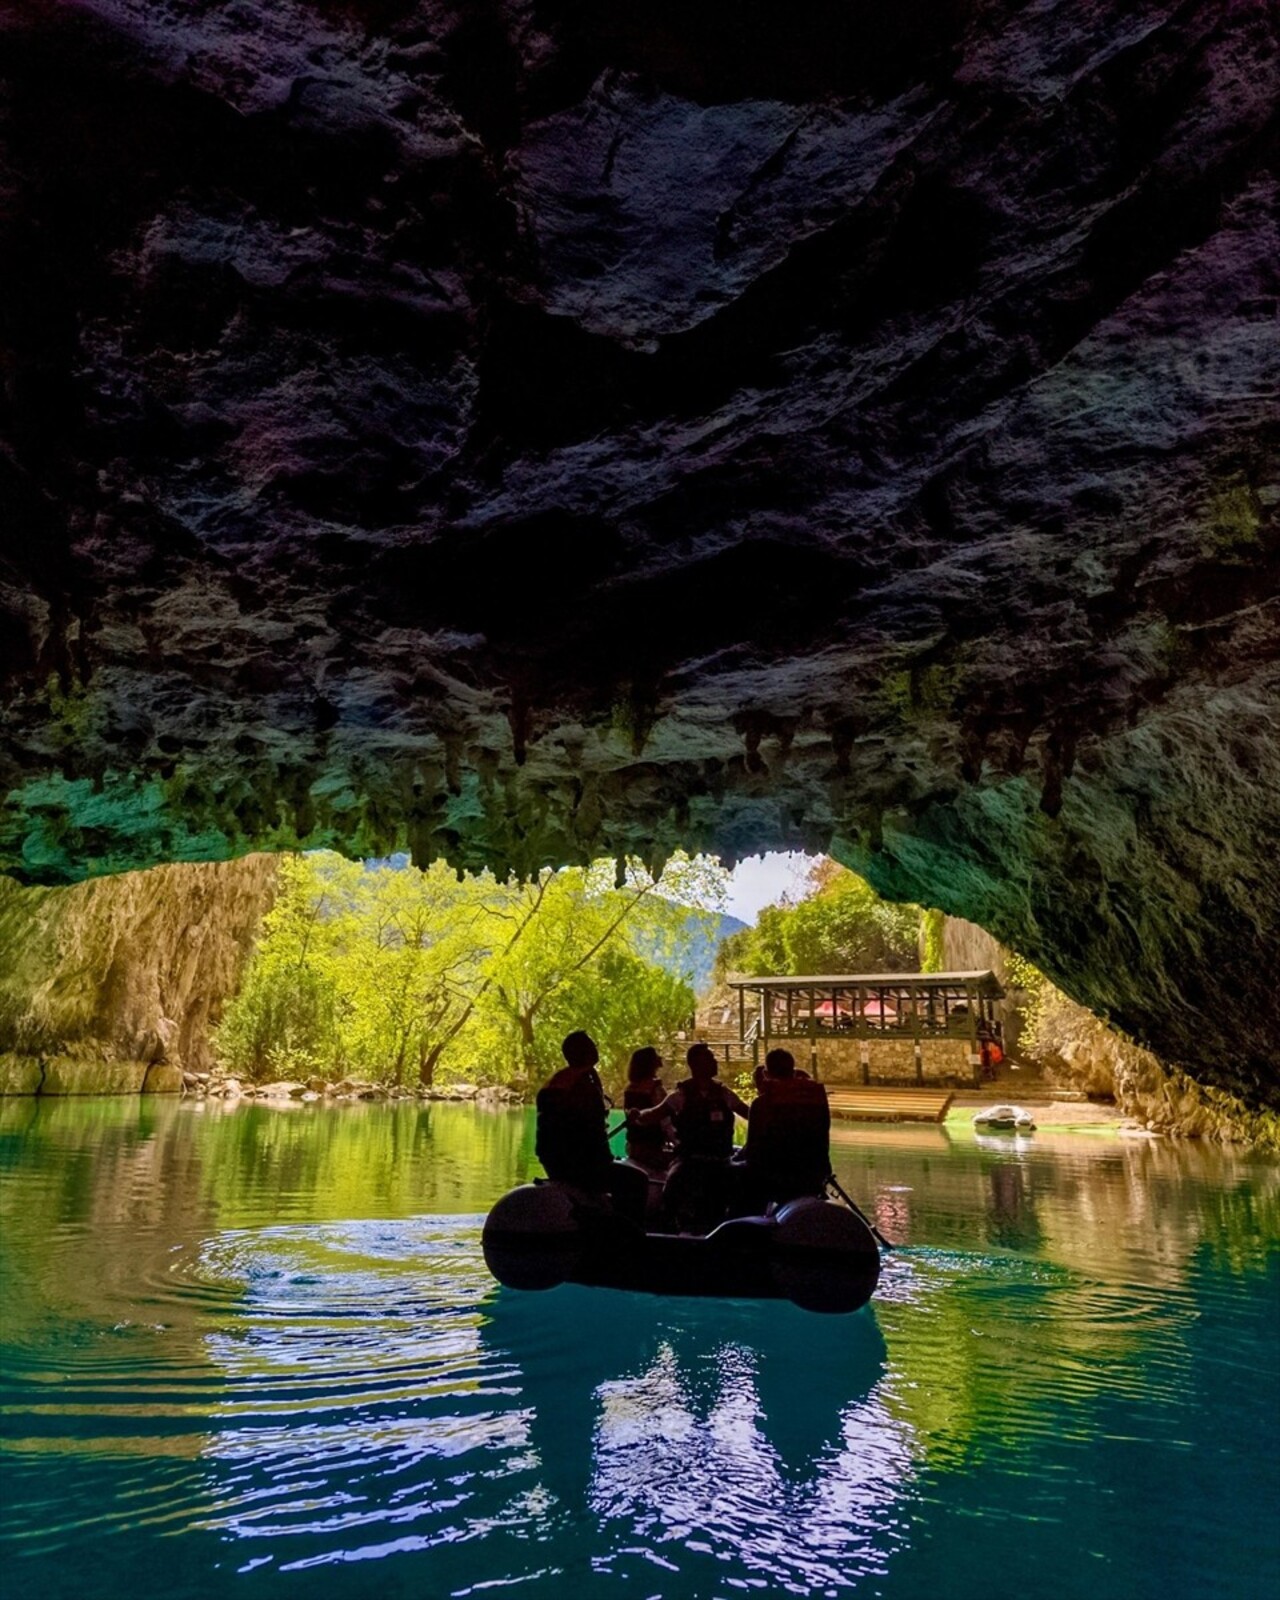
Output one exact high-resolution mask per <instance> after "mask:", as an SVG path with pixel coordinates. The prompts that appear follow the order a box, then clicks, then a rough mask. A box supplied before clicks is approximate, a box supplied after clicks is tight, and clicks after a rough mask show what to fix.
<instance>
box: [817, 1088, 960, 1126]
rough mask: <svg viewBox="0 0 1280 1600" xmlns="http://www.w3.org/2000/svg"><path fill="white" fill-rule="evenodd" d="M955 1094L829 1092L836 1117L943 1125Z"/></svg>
mask: <svg viewBox="0 0 1280 1600" xmlns="http://www.w3.org/2000/svg"><path fill="white" fill-rule="evenodd" d="M954 1099H955V1093H954V1091H953V1090H951V1089H877V1088H875V1087H870V1088H844V1087H842V1088H839V1089H828V1091H827V1100H828V1101H829V1103H830V1105H831V1115H832V1116H833V1117H847V1118H849V1119H851V1120H852V1121H855V1122H941V1121H942V1120H943V1118H944V1117H945V1116H946V1114H947V1111H948V1109H949V1108H950V1105H951V1102H952V1100H954Z"/></svg>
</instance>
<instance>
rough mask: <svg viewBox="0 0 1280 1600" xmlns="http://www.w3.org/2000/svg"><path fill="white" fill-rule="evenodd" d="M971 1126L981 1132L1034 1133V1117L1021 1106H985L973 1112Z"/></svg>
mask: <svg viewBox="0 0 1280 1600" xmlns="http://www.w3.org/2000/svg"><path fill="white" fill-rule="evenodd" d="M973 1126H974V1127H975V1128H976V1129H977V1130H978V1131H979V1132H981V1133H1034V1132H1035V1131H1036V1123H1035V1118H1034V1117H1033V1116H1032V1115H1031V1113H1030V1112H1029V1111H1024V1110H1023V1108H1022V1107H1021V1106H987V1107H986V1108H985V1109H984V1110H982V1111H975V1112H974V1114H973Z"/></svg>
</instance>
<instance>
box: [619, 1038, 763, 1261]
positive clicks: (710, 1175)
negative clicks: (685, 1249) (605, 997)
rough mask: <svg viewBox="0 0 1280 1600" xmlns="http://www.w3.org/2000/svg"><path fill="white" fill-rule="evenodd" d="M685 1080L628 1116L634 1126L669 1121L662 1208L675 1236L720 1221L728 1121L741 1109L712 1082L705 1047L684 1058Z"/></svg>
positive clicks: (729, 1148)
mask: <svg viewBox="0 0 1280 1600" xmlns="http://www.w3.org/2000/svg"><path fill="white" fill-rule="evenodd" d="M686 1059H687V1060H688V1063H689V1077H688V1078H686V1079H685V1080H684V1082H683V1083H680V1084H677V1085H676V1087H675V1088H674V1089H673V1090H672V1091H671V1093H670V1094H669V1095H668V1096H667V1097H666V1099H665V1100H663V1101H662V1102H661V1103H660V1104H659V1105H656V1106H653V1107H651V1108H650V1109H649V1110H647V1111H637V1112H633V1113H632V1114H631V1117H630V1118H629V1121H630V1122H633V1123H636V1124H638V1125H639V1126H640V1127H642V1128H643V1127H646V1126H653V1125H654V1124H657V1123H660V1122H662V1121H664V1120H669V1121H670V1122H671V1123H672V1125H673V1126H674V1128H675V1135H676V1163H675V1166H674V1167H673V1168H672V1172H671V1176H670V1178H669V1179H668V1180H667V1191H666V1206H667V1212H668V1215H669V1217H670V1219H671V1220H672V1222H673V1223H675V1225H676V1226H677V1227H679V1228H680V1229H681V1231H686V1230H688V1231H697V1230H700V1229H704V1228H707V1227H714V1226H715V1224H716V1223H717V1222H718V1221H720V1219H721V1218H722V1217H723V1216H724V1213H725V1209H726V1206H727V1201H728V1192H729V1157H730V1156H731V1155H732V1154H733V1119H734V1116H735V1114H736V1115H737V1116H740V1117H745V1116H746V1115H747V1107H746V1104H745V1102H744V1101H742V1100H741V1099H740V1098H739V1097H738V1096H737V1095H736V1094H734V1092H733V1090H732V1089H728V1088H726V1087H725V1085H724V1084H722V1083H718V1082H717V1081H716V1074H717V1073H718V1072H719V1070H720V1066H719V1063H718V1062H717V1060H716V1057H715V1051H714V1050H712V1049H711V1047H710V1045H706V1044H695V1045H693V1046H691V1047H690V1050H689V1053H688V1056H687V1058H686Z"/></svg>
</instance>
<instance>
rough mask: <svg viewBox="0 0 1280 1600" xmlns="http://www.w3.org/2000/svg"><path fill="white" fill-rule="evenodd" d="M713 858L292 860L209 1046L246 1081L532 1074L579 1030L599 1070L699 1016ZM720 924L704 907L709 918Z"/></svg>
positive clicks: (717, 894)
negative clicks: (653, 861) (469, 862)
mask: <svg viewBox="0 0 1280 1600" xmlns="http://www.w3.org/2000/svg"><path fill="white" fill-rule="evenodd" d="M725 877H726V875H725V873H724V872H723V870H722V869H721V868H720V867H719V866H718V865H716V864H715V863H713V862H709V861H707V860H705V859H701V858H699V859H690V858H687V857H675V858H673V859H672V860H671V861H670V862H669V863H668V865H667V867H666V868H665V870H664V872H663V874H662V878H661V882H660V884H659V881H658V880H656V879H655V878H654V877H653V876H652V875H651V874H650V873H649V872H647V871H646V870H645V869H644V868H643V867H641V866H640V865H639V863H637V862H630V863H627V864H626V866H625V871H624V872H623V873H622V875H621V881H620V882H619V881H618V875H617V871H616V868H615V865H614V863H612V862H610V863H608V864H607V866H606V865H605V864H597V865H596V866H594V867H590V868H563V869H560V870H558V871H551V870H547V871H544V872H542V873H540V874H539V875H538V876H537V877H536V878H534V879H531V880H530V881H528V882H526V883H515V882H507V883H500V882H498V881H497V880H495V879H494V878H492V877H490V876H488V875H484V876H479V877H462V878H459V877H457V875H456V874H455V873H454V872H453V871H452V870H451V869H449V868H448V867H446V866H444V865H443V864H442V863H437V864H436V865H433V866H431V867H428V868H427V869H426V870H425V871H420V870H418V869H417V868H416V867H412V866H410V865H408V864H405V863H400V862H384V863H378V864H373V865H363V864H361V863H359V862H351V861H346V860H344V859H342V858H341V857H339V856H336V855H331V854H328V853H317V854H313V855H301V856H293V857H290V858H289V859H288V860H287V861H286V862H285V863H284V865H283V868H282V875H281V887H280V894H279V898H278V899H277V901H276V904H275V906H274V907H273V909H272V910H271V911H270V912H269V913H268V915H267V917H266V918H265V919H264V923H263V929H262V937H261V939H260V941H259V944H258V947H257V949H256V951H255V953H254V955H253V958H252V960H251V962H250V964H249V968H248V971H247V973H246V977H245V981H244V983H243V985H242V987H241V990H240V993H239V994H238V995H237V996H236V998H235V999H234V1000H233V1001H232V1003H231V1004H230V1005H229V1007H228V1009H227V1013H226V1016H225V1018H224V1020H223V1023H222V1026H221V1028H220V1030H219V1033H218V1039H217V1047H218V1051H219V1054H220V1056H221V1058H222V1060H223V1061H224V1063H225V1064H226V1065H227V1066H228V1067H230V1068H232V1069H233V1070H235V1071H237V1072H240V1073H243V1074H245V1075H247V1076H250V1077H256V1078H264V1077H306V1076H308V1075H312V1074H315V1075H319V1076H323V1077H326V1078H328V1079H332V1078H335V1077H338V1078H340V1077H343V1076H351V1077H359V1078H369V1079H374V1080H377V1081H381V1082H387V1083H393V1084H401V1085H405V1084H412V1083H420V1084H430V1083H432V1082H433V1081H434V1080H435V1077H436V1073H437V1071H438V1070H441V1069H443V1070H444V1071H445V1072H446V1073H447V1074H448V1075H451V1076H453V1077H465V1078H466V1079H467V1080H468V1081H470V1082H473V1083H493V1082H516V1083H525V1084H527V1083H529V1082H531V1081H533V1080H535V1079H536V1078H537V1077H539V1076H542V1075H545V1074H546V1073H547V1072H548V1071H549V1070H551V1069H552V1068H553V1067H554V1066H555V1064H556V1063H557V1061H558V1059H559V1043H560V1040H561V1038H562V1037H563V1036H564V1034H565V1033H567V1032H569V1031H571V1030H572V1029H574V1028H587V1029H588V1030H589V1031H590V1032H591V1033H592V1034H593V1035H594V1036H595V1038H596V1040H597V1042H598V1043H599V1045H600V1049H601V1056H602V1060H603V1062H604V1064H605V1068H606V1070H611V1071H613V1072H614V1073H616V1072H617V1071H618V1070H620V1068H621V1066H622V1064H623V1063H624V1062H625V1059H626V1057H627V1055H628V1054H629V1053H630V1051H631V1050H632V1049H634V1048H635V1047H636V1046H637V1045H641V1044H658V1045H659V1046H662V1045H665V1044H667V1043H668V1042H669V1041H670V1039H671V1037H672V1036H673V1034H674V1033H675V1032H676V1031H677V1029H679V1028H680V1027H681V1026H682V1025H683V1024H684V1022H685V1021H686V1020H687V1019H688V1017H689V1016H690V1015H691V1013H692V1010H693V992H692V989H691V988H690V986H689V983H688V981H687V974H685V973H682V972H681V970H680V969H681V956H682V953H684V952H687V950H688V946H689V942H690V938H691V928H692V930H693V931H694V933H696V928H697V923H698V919H699V917H700V916H705V915H706V914H707V913H709V912H710V911H711V910H712V909H713V908H714V907H715V906H716V905H718V904H719V902H720V901H721V900H722V899H723V895H724V884H725ZM706 920H707V921H708V922H710V921H711V919H710V918H709V917H707V918H706Z"/></svg>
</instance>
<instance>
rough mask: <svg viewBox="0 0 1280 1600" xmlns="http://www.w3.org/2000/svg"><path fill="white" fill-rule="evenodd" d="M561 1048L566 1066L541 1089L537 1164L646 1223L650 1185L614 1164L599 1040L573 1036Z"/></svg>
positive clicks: (631, 1169)
mask: <svg viewBox="0 0 1280 1600" xmlns="http://www.w3.org/2000/svg"><path fill="white" fill-rule="evenodd" d="M560 1049H561V1053H562V1054H563V1056H564V1059H565V1065H564V1066H563V1067H562V1068H561V1070H560V1071H559V1072H557V1073H556V1075H555V1076H554V1077H553V1078H551V1079H550V1080H549V1081H548V1082H547V1083H546V1084H545V1085H544V1086H543V1087H542V1088H541V1089H539V1090H538V1098H537V1101H536V1105H537V1112H538V1126H537V1133H536V1135H535V1141H534V1150H535V1152H536V1154H537V1157H538V1160H539V1161H541V1163H542V1165H543V1167H544V1168H545V1169H546V1173H547V1176H548V1177H549V1178H554V1179H555V1180H556V1181H557V1182H559V1183H569V1184H573V1185H574V1186H575V1187H576V1188H579V1189H587V1190H590V1191H591V1192H593V1193H597V1194H599V1193H605V1194H609V1195H611V1196H612V1197H613V1202H614V1205H615V1207H616V1209H617V1211H618V1213H619V1214H620V1215H623V1216H626V1217H629V1218H630V1219H631V1220H632V1221H633V1222H638V1223H641V1224H643V1221H644V1212H645V1203H646V1201H647V1199H648V1191H649V1186H648V1183H647V1182H646V1181H645V1176H644V1174H643V1173H642V1172H639V1171H637V1170H636V1168H635V1167H630V1166H627V1165H625V1164H624V1163H623V1162H620V1161H615V1160H614V1159H613V1152H612V1151H611V1150H610V1148H609V1138H608V1135H607V1133H606V1132H605V1119H606V1117H607V1116H608V1114H609V1113H608V1106H607V1104H606V1101H605V1097H604V1089H603V1087H602V1085H601V1083H600V1075H599V1074H598V1073H597V1071H596V1063H597V1062H598V1061H599V1060H600V1052H599V1051H598V1050H597V1049H596V1046H595V1041H594V1040H593V1039H592V1038H591V1036H590V1034H587V1033H582V1032H580V1031H579V1032H577V1033H571V1034H570V1035H569V1037H568V1038H567V1039H566V1040H565V1041H564V1043H563V1044H562V1045H561V1047H560Z"/></svg>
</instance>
